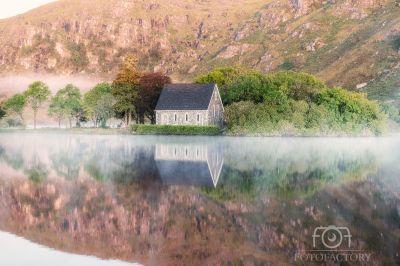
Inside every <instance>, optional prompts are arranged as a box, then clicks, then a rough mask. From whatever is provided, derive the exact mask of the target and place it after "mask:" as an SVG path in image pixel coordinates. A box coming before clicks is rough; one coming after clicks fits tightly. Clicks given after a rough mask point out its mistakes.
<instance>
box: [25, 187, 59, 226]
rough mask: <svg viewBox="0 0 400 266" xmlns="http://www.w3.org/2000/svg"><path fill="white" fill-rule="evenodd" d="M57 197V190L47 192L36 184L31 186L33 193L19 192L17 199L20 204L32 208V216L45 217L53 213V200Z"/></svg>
mask: <svg viewBox="0 0 400 266" xmlns="http://www.w3.org/2000/svg"><path fill="white" fill-rule="evenodd" d="M33 182H34V181H33ZM35 183H36V182H35ZM58 197H59V194H58V192H56V193H54V194H49V193H47V191H46V189H45V188H43V187H38V186H36V187H34V188H33V193H31V194H21V195H20V196H19V200H20V202H21V204H22V205H24V206H30V207H31V208H32V211H31V213H32V216H34V217H41V216H43V217H44V218H47V217H49V215H50V214H54V202H55V200H56V199H57V198H58Z"/></svg>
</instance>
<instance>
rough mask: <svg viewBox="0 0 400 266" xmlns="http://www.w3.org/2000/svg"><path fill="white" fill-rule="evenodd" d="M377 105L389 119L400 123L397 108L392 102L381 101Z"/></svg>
mask: <svg viewBox="0 0 400 266" xmlns="http://www.w3.org/2000/svg"><path fill="white" fill-rule="evenodd" d="M379 107H380V109H381V111H382V112H384V113H385V114H387V115H388V116H389V118H390V119H392V120H394V121H396V122H397V123H400V116H399V110H398V109H397V108H396V107H395V106H394V105H393V104H392V103H381V104H380V105H379Z"/></svg>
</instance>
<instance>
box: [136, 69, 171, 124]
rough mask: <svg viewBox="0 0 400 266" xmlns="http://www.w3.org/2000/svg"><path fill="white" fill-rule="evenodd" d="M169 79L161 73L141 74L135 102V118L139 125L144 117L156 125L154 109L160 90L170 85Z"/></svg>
mask: <svg viewBox="0 0 400 266" xmlns="http://www.w3.org/2000/svg"><path fill="white" fill-rule="evenodd" d="M171 83H172V82H171V78H170V77H168V76H166V75H163V74H162V73H161V72H156V73H151V72H150V73H143V77H141V78H140V83H139V93H138V96H137V98H136V101H135V107H136V113H137V117H139V119H140V123H142V124H143V123H144V116H145V115H146V116H147V117H148V118H149V119H150V121H151V123H152V124H155V123H156V117H155V113H154V109H155V108H156V105H157V102H158V99H159V98H160V94H161V91H162V88H163V87H164V85H165V84H171Z"/></svg>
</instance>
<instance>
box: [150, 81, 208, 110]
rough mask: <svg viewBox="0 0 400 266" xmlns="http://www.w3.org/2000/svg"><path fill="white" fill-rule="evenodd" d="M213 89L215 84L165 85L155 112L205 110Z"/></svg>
mask: <svg viewBox="0 0 400 266" xmlns="http://www.w3.org/2000/svg"><path fill="white" fill-rule="evenodd" d="M214 87H215V83H180V84H179V83H178V84H166V85H165V86H164V87H163V90H162V92H161V95H160V99H159V100H158V103H157V106H156V109H155V110H156V111H161V110H207V109H208V105H209V103H210V100H211V96H212V93H213V91H214Z"/></svg>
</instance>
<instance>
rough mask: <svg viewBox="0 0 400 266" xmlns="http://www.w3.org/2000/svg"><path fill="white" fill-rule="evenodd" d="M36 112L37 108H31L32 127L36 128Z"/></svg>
mask: <svg viewBox="0 0 400 266" xmlns="http://www.w3.org/2000/svg"><path fill="white" fill-rule="evenodd" d="M36 113H37V110H36V111H35V110H33V129H36Z"/></svg>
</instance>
